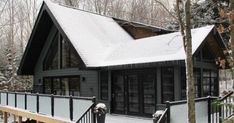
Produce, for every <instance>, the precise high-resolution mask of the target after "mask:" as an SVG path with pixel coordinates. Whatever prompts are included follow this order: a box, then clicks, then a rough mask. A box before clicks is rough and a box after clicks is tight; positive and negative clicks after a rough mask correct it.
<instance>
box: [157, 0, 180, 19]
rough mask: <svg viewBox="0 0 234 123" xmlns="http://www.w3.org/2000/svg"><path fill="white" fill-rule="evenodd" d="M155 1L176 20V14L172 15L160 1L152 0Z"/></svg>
mask: <svg viewBox="0 0 234 123" xmlns="http://www.w3.org/2000/svg"><path fill="white" fill-rule="evenodd" d="M154 1H155V2H156V3H158V4H160V5H161V6H162V7H163V8H164V9H165V10H166V11H167V13H168V14H170V15H171V16H172V17H173V18H174V19H175V20H178V18H177V17H176V16H174V15H173V14H172V13H171V12H170V11H169V9H168V8H167V7H166V6H165V5H164V4H163V3H162V2H161V1H158V0H154Z"/></svg>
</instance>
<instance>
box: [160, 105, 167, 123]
mask: <svg viewBox="0 0 234 123" xmlns="http://www.w3.org/2000/svg"><path fill="white" fill-rule="evenodd" d="M168 112H169V109H168V108H166V109H165V110H164V112H163V114H162V115H161V116H160V118H159V119H158V121H157V123H167V120H168V119H167V117H168Z"/></svg>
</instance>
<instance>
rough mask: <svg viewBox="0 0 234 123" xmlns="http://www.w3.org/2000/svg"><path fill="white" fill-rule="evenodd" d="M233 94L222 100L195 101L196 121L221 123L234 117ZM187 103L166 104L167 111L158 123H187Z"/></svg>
mask: <svg viewBox="0 0 234 123" xmlns="http://www.w3.org/2000/svg"><path fill="white" fill-rule="evenodd" d="M232 95H233V92H230V93H228V94H227V95H225V96H224V97H222V98H218V97H211V96H208V97H203V98H198V99H195V105H196V120H197V122H199V123H221V122H222V121H223V120H225V119H227V118H229V117H231V116H233V115H234V99H233V98H234V97H233V96H232ZM186 103H187V101H186V100H183V101H174V102H167V103H166V110H164V113H163V115H161V117H160V119H159V120H158V122H157V123H164V121H163V119H166V122H165V123H182V122H187V104H186ZM165 112H167V113H165Z"/></svg>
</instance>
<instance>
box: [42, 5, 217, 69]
mask: <svg viewBox="0 0 234 123" xmlns="http://www.w3.org/2000/svg"><path fill="white" fill-rule="evenodd" d="M46 5H47V6H48V8H49V9H50V11H51V12H52V14H53V15H54V17H55V19H56V20H57V21H58V23H59V25H60V26H61V28H62V29H63V30H64V32H65V33H66V35H67V36H68V38H69V39H70V41H71V43H72V44H73V46H74V47H75V49H76V50H77V52H78V53H79V55H80V56H81V59H82V60H83V61H84V63H85V65H86V66H87V67H101V66H115V65H125V64H139V63H152V62H161V61H173V60H184V59H185V51H184V48H183V41H182V36H181V34H180V32H175V33H170V34H165V35H159V36H153V37H149V38H142V39H137V40H134V39H133V38H132V37H131V36H130V35H129V34H128V33H127V32H126V31H125V30H124V29H123V28H122V27H121V26H119V25H118V24H117V23H116V22H115V21H114V20H113V19H112V18H110V17H105V16H101V15H97V14H93V13H87V12H84V11H80V10H76V9H71V8H67V7H64V6H61V5H57V4H55V3H52V2H49V1H46ZM213 27H214V26H205V27H201V28H197V29H192V46H193V48H192V49H193V53H194V52H195V51H196V49H197V48H198V47H199V46H200V45H201V43H202V42H203V41H204V39H205V38H206V37H207V35H208V34H209V33H210V31H211V30H212V29H213Z"/></svg>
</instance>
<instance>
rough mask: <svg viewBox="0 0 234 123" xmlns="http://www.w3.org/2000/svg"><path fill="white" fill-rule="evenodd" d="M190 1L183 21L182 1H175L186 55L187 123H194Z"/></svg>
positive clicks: (187, 1) (185, 5) (186, 1)
mask: <svg viewBox="0 0 234 123" xmlns="http://www.w3.org/2000/svg"><path fill="white" fill-rule="evenodd" d="M190 4H191V3H190V0H185V4H184V11H185V20H183V19H182V14H181V12H180V7H181V5H183V4H182V1H180V0H176V8H177V15H178V18H179V24H180V29H181V35H182V37H183V44H184V50H185V53H186V60H185V63H186V84H187V107H188V123H196V117H195V101H194V99H195V95H194V94H195V93H194V92H195V88H194V80H193V59H192V36H191V12H190V9H191V8H190Z"/></svg>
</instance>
